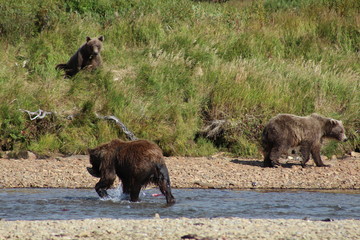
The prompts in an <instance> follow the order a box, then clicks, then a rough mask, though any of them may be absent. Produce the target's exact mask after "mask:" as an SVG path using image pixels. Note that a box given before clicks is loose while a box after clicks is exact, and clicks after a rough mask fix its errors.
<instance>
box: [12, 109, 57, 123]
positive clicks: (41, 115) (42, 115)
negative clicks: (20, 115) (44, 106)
mask: <svg viewBox="0 0 360 240" xmlns="http://www.w3.org/2000/svg"><path fill="white" fill-rule="evenodd" d="M19 111H21V112H26V113H27V114H28V115H29V117H30V120H31V121H33V120H35V119H37V118H39V119H43V118H45V117H46V115H51V114H54V113H53V112H46V111H44V110H41V109H39V110H37V111H36V112H30V111H28V110H24V109H19ZM34 115H35V117H33V116H34Z"/></svg>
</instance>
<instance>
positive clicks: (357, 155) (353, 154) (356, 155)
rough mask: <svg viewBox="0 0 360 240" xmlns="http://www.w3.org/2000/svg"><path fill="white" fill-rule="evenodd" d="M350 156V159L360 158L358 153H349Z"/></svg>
mask: <svg viewBox="0 0 360 240" xmlns="http://www.w3.org/2000/svg"><path fill="white" fill-rule="evenodd" d="M350 155H351V156H352V157H356V158H360V152H351V153H350Z"/></svg>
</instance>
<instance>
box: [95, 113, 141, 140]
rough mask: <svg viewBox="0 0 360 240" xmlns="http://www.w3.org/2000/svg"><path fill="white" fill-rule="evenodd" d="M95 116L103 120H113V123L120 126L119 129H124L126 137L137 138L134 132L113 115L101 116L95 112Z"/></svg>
mask: <svg viewBox="0 0 360 240" xmlns="http://www.w3.org/2000/svg"><path fill="white" fill-rule="evenodd" d="M96 117H98V118H100V119H105V120H113V121H115V123H116V124H117V125H118V126H120V127H121V129H122V130H123V131H124V133H125V135H126V137H127V138H128V139H129V140H131V141H134V140H137V139H138V138H137V137H135V135H134V133H132V132H131V131H130V130H129V129H128V128H127V127H126V126H125V124H124V123H123V122H121V121H120V120H119V119H118V118H117V117H115V116H101V115H99V114H97V113H96Z"/></svg>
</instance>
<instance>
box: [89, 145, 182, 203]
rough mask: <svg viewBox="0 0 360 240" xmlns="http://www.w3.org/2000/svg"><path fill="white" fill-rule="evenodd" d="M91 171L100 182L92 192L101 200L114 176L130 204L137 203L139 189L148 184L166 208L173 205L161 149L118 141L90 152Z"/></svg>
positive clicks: (155, 146) (154, 146)
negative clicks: (119, 181)
mask: <svg viewBox="0 0 360 240" xmlns="http://www.w3.org/2000/svg"><path fill="white" fill-rule="evenodd" d="M89 154H90V163H91V165H92V168H87V170H88V172H89V173H90V174H91V175H92V176H94V177H98V178H100V181H99V182H98V183H97V184H96V185H95V190H96V192H97V193H98V195H99V196H100V197H101V198H104V197H107V196H108V194H107V192H106V190H107V189H109V188H110V187H111V186H112V184H113V183H114V181H115V178H116V175H117V176H118V177H119V178H120V180H121V182H122V188H123V193H125V194H130V200H131V201H133V202H136V201H138V200H139V193H140V190H141V188H142V187H145V186H146V185H147V184H149V183H154V184H155V185H157V186H159V188H160V191H161V192H162V194H164V195H165V197H166V202H167V203H168V204H173V203H175V198H174V197H173V195H172V194H171V187H170V177H169V173H168V169H167V167H166V165H165V161H164V157H163V154H162V151H161V149H160V148H159V147H158V146H157V145H156V144H155V143H152V142H149V141H146V140H136V141H130V142H125V141H121V140H119V139H115V140H112V141H111V142H109V143H105V144H103V145H100V146H98V147H96V148H94V149H89Z"/></svg>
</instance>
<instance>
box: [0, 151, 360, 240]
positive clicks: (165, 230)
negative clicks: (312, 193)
mask: <svg viewBox="0 0 360 240" xmlns="http://www.w3.org/2000/svg"><path fill="white" fill-rule="evenodd" d="M0 162H1V165H2V167H3V168H2V169H3V171H0V188H18V187H20V188H23V187H51V188H93V187H94V185H95V183H96V182H97V179H95V178H93V177H91V176H90V175H89V174H88V173H87V171H86V167H88V166H90V165H89V163H88V156H80V155H79V156H71V157H55V158H49V159H35V158H31V157H30V158H28V159H0ZM325 162H326V164H330V165H331V167H329V168H317V167H313V166H312V167H311V166H310V167H309V168H301V167H300V165H299V162H297V161H295V160H283V161H282V163H283V164H284V167H282V168H277V169H271V168H263V167H261V164H262V161H261V160H259V159H241V158H229V157H226V156H225V155H217V156H213V157H200V158H184V157H170V158H166V164H167V166H168V168H169V172H170V177H171V181H172V187H173V188H226V189H251V188H256V189H309V190H310V189H316V190H319V189H321V190H335V191H336V190H339V189H342V190H347V189H348V190H360V159H359V158H354V157H347V158H344V159H332V160H325ZM311 163H312V162H311ZM116 184H118V182H117V183H116ZM175 197H176V198H181V196H175ZM0 239H204V240H205V239H360V220H335V221H331V222H324V221H308V220H285V219H276V220H274V219H240V218H213V219H188V218H178V219H162V218H161V216H160V218H159V217H155V218H154V219H146V220H115V219H87V220H68V221H4V220H2V221H0Z"/></svg>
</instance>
